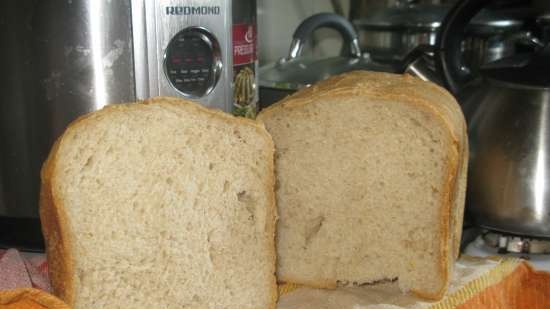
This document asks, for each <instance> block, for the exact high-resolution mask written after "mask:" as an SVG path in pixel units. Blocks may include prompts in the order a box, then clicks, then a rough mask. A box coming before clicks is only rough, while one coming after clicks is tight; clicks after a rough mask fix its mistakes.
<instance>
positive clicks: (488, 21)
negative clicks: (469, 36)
mask: <svg viewBox="0 0 550 309" xmlns="http://www.w3.org/2000/svg"><path fill="white" fill-rule="evenodd" d="M449 10H450V6H447V5H409V6H404V7H392V8H386V9H383V10H377V11H375V12H374V13H372V14H371V15H367V16H366V17H363V18H361V19H357V20H355V21H354V24H355V25H356V26H357V27H359V28H368V29H372V30H399V29H408V30H424V31H426V30H428V31H436V30H437V29H438V28H439V27H440V26H441V22H442V21H443V19H444V18H445V16H446V15H447V12H448V11H449ZM516 15H517V14H514V13H513V12H508V11H495V10H488V9H484V10H481V12H480V13H479V14H477V15H476V16H475V17H474V18H473V20H472V21H471V22H470V24H469V26H468V28H469V30H470V31H473V32H479V31H482V32H486V31H491V32H494V31H502V30H506V31H507V30H510V29H516V28H520V27H521V26H522V25H523V22H522V20H521V19H520V18H518V17H515V16H516Z"/></svg>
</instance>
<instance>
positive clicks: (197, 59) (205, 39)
mask: <svg viewBox="0 0 550 309" xmlns="http://www.w3.org/2000/svg"><path fill="white" fill-rule="evenodd" d="M221 70H222V60H221V51H220V46H219V44H218V41H217V40H216V38H215V37H214V35H212V34H211V33H210V32H209V31H208V30H206V29H204V28H199V27H189V28H186V29H184V30H182V31H180V32H179V33H178V34H176V35H175V36H174V37H173V38H172V40H171V41H170V43H169V44H168V47H167V48H166V51H165V54H164V73H165V74H166V77H167V78H168V80H169V81H170V84H171V85H172V86H173V87H174V88H176V89H177V90H178V91H179V92H180V93H181V94H182V95H184V96H186V97H191V98H200V97H202V96H205V95H207V94H208V93H210V92H211V91H212V89H214V87H215V86H216V83H217V82H218V80H219V78H220V73H221Z"/></svg>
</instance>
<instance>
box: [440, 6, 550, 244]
mask: <svg viewBox="0 0 550 309" xmlns="http://www.w3.org/2000/svg"><path fill="white" fill-rule="evenodd" d="M491 2H493V1H491V0H465V1H458V2H457V4H456V5H455V6H454V8H453V9H452V10H451V11H450V12H449V14H448V15H447V17H446V19H445V20H444V21H443V25H442V27H441V31H440V33H439V36H438V44H437V47H436V49H435V65H436V71H437V72H438V75H439V76H441V77H442V81H443V84H444V85H445V86H446V87H447V89H449V90H450V91H451V92H452V93H453V94H454V95H455V96H456V97H457V99H458V101H459V102H460V104H461V106H462V108H463V111H464V114H465V116H466V120H467V123H468V135H469V141H470V147H471V154H470V165H469V172H468V190H467V200H468V202H467V209H468V210H469V212H470V214H471V215H472V217H473V219H474V221H475V222H476V224H477V225H479V226H481V227H483V228H486V229H490V230H495V231H500V232H504V233H512V234H518V235H525V236H531V237H550V45H546V46H545V47H543V48H541V49H540V50H539V51H537V52H535V53H533V54H527V55H516V56H514V57H510V58H505V59H502V60H499V61H496V62H493V63H491V64H490V65H487V66H485V67H484V68H483V69H482V70H481V71H480V74H479V76H477V77H476V78H473V74H472V73H471V72H470V71H468V70H467V69H465V66H464V65H463V59H462V54H461V48H460V47H461V45H460V44H461V42H462V39H463V38H464V29H465V26H466V25H467V23H468V22H469V21H470V20H471V19H472V18H473V17H474V16H475V15H476V13H478V12H479V11H480V10H481V9H482V8H483V7H485V6H486V5H487V4H489V3H491ZM507 2H512V1H510V0H508V1H507Z"/></svg>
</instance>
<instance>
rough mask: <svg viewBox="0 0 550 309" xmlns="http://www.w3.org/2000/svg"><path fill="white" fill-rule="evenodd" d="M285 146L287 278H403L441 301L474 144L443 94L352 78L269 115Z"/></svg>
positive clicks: (396, 78) (410, 82) (325, 281)
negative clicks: (467, 138)
mask: <svg viewBox="0 0 550 309" xmlns="http://www.w3.org/2000/svg"><path fill="white" fill-rule="evenodd" d="M258 119H260V120H261V121H263V122H264V123H265V126H266V128H267V130H268V131H269V132H270V134H271V135H272V137H273V140H274V141H275V148H276V154H275V170H276V176H277V185H276V197H277V207H278V212H279V216H280V219H279V223H278V235H277V250H278V269H277V274H278V278H279V280H280V281H284V282H293V283H299V284H306V285H310V286H315V287H329V288H330V287H335V286H337V285H339V284H343V285H346V284H363V283H370V282H376V281H380V280H394V279H397V280H398V282H399V285H400V287H401V288H402V289H403V290H412V291H413V292H414V293H416V294H418V295H420V296H423V297H426V298H433V299H438V298H441V297H442V296H443V295H444V293H445V291H446V289H447V285H448V281H449V274H450V273H451V268H452V265H453V262H454V260H455V258H456V257H457V254H458V245H459V241H460V235H461V234H460V233H461V227H462V215H463V207H464V187H465V181H466V177H465V176H466V166H467V162H466V161H467V153H468V147H467V140H466V131H465V124H464V118H463V115H462V113H461V110H460V107H459V106H458V105H457V103H456V101H455V100H454V98H453V97H452V96H451V95H449V94H448V93H447V92H446V91H445V90H443V89H441V88H439V87H437V86H435V85H433V84H431V83H427V82H423V81H420V80H418V79H416V78H413V77H410V76H400V75H394V74H387V73H374V72H364V71H363V72H360V71H357V72H352V73H347V74H343V75H340V76H337V77H333V78H330V79H328V80H326V81H323V82H320V83H318V84H316V85H313V86H312V87H309V88H307V89H305V90H303V91H301V92H298V93H297V94H295V95H293V96H290V97H288V98H286V99H284V100H283V101H281V102H279V103H277V104H275V105H273V106H271V107H270V108H268V109H266V110H264V111H262V112H261V113H260V115H259V116H258Z"/></svg>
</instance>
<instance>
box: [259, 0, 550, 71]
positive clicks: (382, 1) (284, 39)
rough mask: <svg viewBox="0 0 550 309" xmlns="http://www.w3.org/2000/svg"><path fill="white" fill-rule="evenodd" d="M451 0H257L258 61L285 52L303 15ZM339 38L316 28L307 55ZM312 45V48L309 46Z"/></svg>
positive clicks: (545, 6) (320, 53)
mask: <svg viewBox="0 0 550 309" xmlns="http://www.w3.org/2000/svg"><path fill="white" fill-rule="evenodd" d="M406 2H414V3H420V4H449V5H450V4H452V3H453V2H454V1H453V0H432V1H429V0H424V1H402V0H401V1H400V0H333V1H330V0H277V1H273V0H258V40H259V41H258V44H259V52H260V53H259V60H260V65H263V64H267V63H271V62H274V61H277V60H278V59H279V58H281V57H283V56H285V55H286V54H287V53H288V48H289V46H290V42H291V40H292V33H293V32H294V30H295V29H296V27H297V26H298V25H299V24H300V22H301V21H303V20H304V19H305V18H306V17H308V16H311V15H313V14H315V13H320V12H336V13H338V14H341V15H344V16H345V17H348V18H349V17H350V7H354V8H357V9H356V10H354V11H353V12H351V14H355V15H354V16H352V18H358V17H361V16H365V15H367V14H368V13H369V12H372V11H375V10H377V9H382V8H385V7H391V6H396V5H399V4H401V3H406ZM533 6H534V7H535V8H536V9H537V10H541V11H550V1H548V0H536V1H534V2H533ZM341 43H342V39H341V38H340V36H339V35H338V33H337V32H336V31H335V30H332V29H319V30H318V31H316V32H315V34H314V38H313V40H312V42H310V43H308V47H309V48H308V49H306V50H304V53H305V54H306V55H307V54H308V53H309V55H313V56H315V57H325V56H331V55H335V54H337V53H338V52H339V50H340V48H341ZM311 48H313V49H311Z"/></svg>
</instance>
